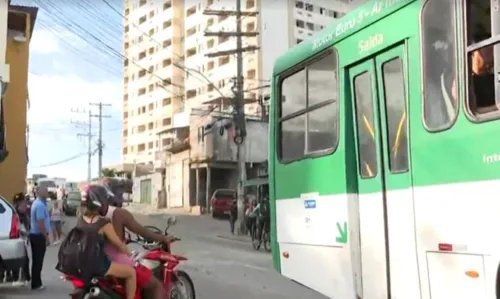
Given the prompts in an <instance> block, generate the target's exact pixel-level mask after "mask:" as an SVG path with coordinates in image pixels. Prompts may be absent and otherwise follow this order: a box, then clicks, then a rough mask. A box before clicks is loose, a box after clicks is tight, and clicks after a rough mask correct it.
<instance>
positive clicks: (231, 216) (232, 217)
mask: <svg viewBox="0 0 500 299" xmlns="http://www.w3.org/2000/svg"><path fill="white" fill-rule="evenodd" d="M237 219H238V202H237V201H236V199H235V200H233V202H232V204H231V213H230V214H229V225H230V227H231V234H233V235H234V224H235V223H236V220H237Z"/></svg>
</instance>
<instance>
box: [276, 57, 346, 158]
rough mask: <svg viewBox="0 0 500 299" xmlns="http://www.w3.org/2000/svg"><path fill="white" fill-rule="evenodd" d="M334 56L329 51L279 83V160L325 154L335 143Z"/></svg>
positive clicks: (336, 103) (335, 63) (335, 89)
mask: <svg viewBox="0 0 500 299" xmlns="http://www.w3.org/2000/svg"><path fill="white" fill-rule="evenodd" d="M337 75H338V72H337V53H336V52H335V51H329V52H328V54H327V55H322V56H321V57H320V58H319V59H315V60H313V61H311V62H309V63H307V64H306V66H305V68H304V69H302V70H300V71H298V72H296V73H294V74H292V75H290V76H288V77H286V78H285V79H283V81H282V83H281V107H280V120H279V123H280V125H279V130H280V132H279V136H280V146H279V148H280V150H279V156H280V159H281V160H282V161H285V162H291V161H294V160H298V159H300V158H302V157H304V156H307V155H309V154H311V153H318V152H325V153H326V152H327V151H329V150H332V149H333V148H335V146H336V144H337V141H338V124H337V122H338V108H337V107H338V101H337V100H338V78H337Z"/></svg>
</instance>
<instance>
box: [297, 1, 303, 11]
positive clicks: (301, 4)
mask: <svg viewBox="0 0 500 299" xmlns="http://www.w3.org/2000/svg"><path fill="white" fill-rule="evenodd" d="M295 7H297V8H300V9H304V2H302V1H296V2H295Z"/></svg>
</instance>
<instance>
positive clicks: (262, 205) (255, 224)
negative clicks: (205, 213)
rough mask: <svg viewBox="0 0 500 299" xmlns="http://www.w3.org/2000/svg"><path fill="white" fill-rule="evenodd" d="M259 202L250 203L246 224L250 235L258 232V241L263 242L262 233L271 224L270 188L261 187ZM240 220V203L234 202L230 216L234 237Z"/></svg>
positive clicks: (246, 212)
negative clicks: (237, 222) (236, 225)
mask: <svg viewBox="0 0 500 299" xmlns="http://www.w3.org/2000/svg"><path fill="white" fill-rule="evenodd" d="M259 194H260V195H261V196H260V199H259V201H257V200H253V201H251V202H248V203H247V205H246V208H245V219H244V220H245V224H246V227H247V231H248V233H249V234H250V235H252V234H253V233H254V230H256V233H257V234H256V235H257V239H258V240H259V241H262V238H261V236H262V231H263V230H264V228H266V227H267V229H269V224H270V207H269V186H268V185H263V186H260V192H259ZM237 219H238V202H237V200H236V199H235V200H233V202H232V205H231V213H230V215H229V224H230V229H231V234H233V235H234V228H235V223H236V220H237Z"/></svg>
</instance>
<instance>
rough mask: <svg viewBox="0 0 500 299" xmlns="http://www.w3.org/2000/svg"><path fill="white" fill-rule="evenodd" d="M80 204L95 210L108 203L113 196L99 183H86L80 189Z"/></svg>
mask: <svg viewBox="0 0 500 299" xmlns="http://www.w3.org/2000/svg"><path fill="white" fill-rule="evenodd" d="M81 194H82V205H83V206H85V207H87V208H88V209H90V210H97V209H99V208H101V207H102V206H103V205H106V204H108V203H109V201H110V199H112V198H113V197H114V195H113V193H111V192H110V191H109V190H108V189H107V188H105V187H103V186H101V185H88V186H86V187H84V188H83V189H82V193H81Z"/></svg>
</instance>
